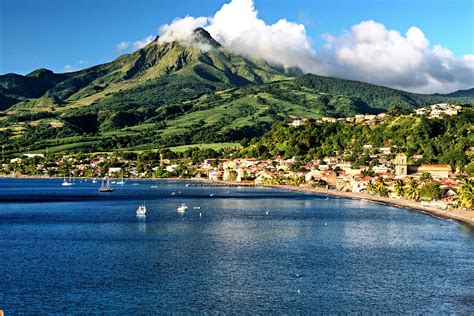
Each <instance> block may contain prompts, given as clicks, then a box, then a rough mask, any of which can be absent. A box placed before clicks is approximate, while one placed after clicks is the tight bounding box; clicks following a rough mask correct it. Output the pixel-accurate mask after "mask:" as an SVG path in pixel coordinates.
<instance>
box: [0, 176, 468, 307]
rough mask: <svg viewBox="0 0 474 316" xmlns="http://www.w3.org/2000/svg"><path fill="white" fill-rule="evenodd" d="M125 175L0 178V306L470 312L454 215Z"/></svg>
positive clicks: (464, 237) (463, 230) (462, 229)
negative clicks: (142, 209) (122, 179)
mask: <svg viewBox="0 0 474 316" xmlns="http://www.w3.org/2000/svg"><path fill="white" fill-rule="evenodd" d="M134 182H135V183H138V185H132V183H133V181H129V182H127V184H125V185H124V186H123V187H120V188H117V189H116V191H115V192H113V193H112V194H103V193H102V194H99V193H98V192H97V189H98V185H97V184H95V185H93V184H92V183H91V182H90V181H89V182H84V183H79V182H77V184H76V185H75V186H73V187H61V185H60V183H61V180H49V179H48V180H0V208H1V210H0V309H3V310H4V311H6V313H7V314H11V313H27V314H31V313H145V314H146V313H157V312H181V313H188V312H208V313H211V314H215V313H219V312H223V313H241V312H247V313H252V312H261V313H269V312H273V313H279V314H281V313H286V314H295V313H316V312H319V313H338V312H360V313H367V312H381V313H417V314H419V313H428V314H433V313H436V314H439V313H460V314H473V313H474V232H473V231H472V230H470V229H469V228H468V227H466V226H463V225H461V224H458V223H455V222H449V221H444V220H440V219H436V218H433V217H430V216H427V215H423V214H420V213H418V212H413V211H408V210H403V209H398V208H394V207H389V206H384V205H380V204H374V203H369V202H364V201H356V200H347V199H334V198H331V199H329V200H326V199H325V197H321V196H315V195H309V194H302V193H294V192H286V191H279V190H275V189H253V188H202V187H185V186H184V183H177V182H156V181H155V182H153V181H134ZM151 185H158V188H151V187H150V186H151ZM172 192H176V195H172ZM211 193H213V194H214V196H212V197H211V196H210V194H211ZM142 201H145V202H146V205H147V209H148V216H147V218H146V220H145V221H141V220H137V218H136V217H135V210H136V208H137V207H138V205H139V204H140V203H141V202H142ZM180 203H186V204H187V205H188V206H189V207H190V210H189V211H188V212H187V213H185V214H184V215H180V214H178V213H177V212H176V208H177V206H178V204H180ZM194 206H200V207H201V209H200V210H194V209H193V207H194ZM267 210H270V214H269V215H266V214H265V212H266V211H267ZM200 212H201V213H202V217H199V213H200Z"/></svg>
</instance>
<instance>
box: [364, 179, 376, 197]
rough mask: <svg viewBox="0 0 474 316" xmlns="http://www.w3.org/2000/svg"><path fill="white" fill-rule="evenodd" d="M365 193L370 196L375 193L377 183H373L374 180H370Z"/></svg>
mask: <svg viewBox="0 0 474 316" xmlns="http://www.w3.org/2000/svg"><path fill="white" fill-rule="evenodd" d="M365 192H367V193H369V194H374V193H375V183H373V182H372V180H369V182H367V185H366V187H365Z"/></svg>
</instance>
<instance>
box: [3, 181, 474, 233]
mask: <svg viewBox="0 0 474 316" xmlns="http://www.w3.org/2000/svg"><path fill="white" fill-rule="evenodd" d="M61 178H62V177H49V176H44V177H40V176H24V175H23V176H14V177H12V176H5V175H0V179H61ZM77 179H92V178H88V177H77ZM111 179H121V178H111ZM125 180H127V181H139V180H143V181H146V180H152V181H158V180H160V181H190V182H204V183H215V184H227V185H234V186H235V185H239V184H240V183H239V182H233V181H214V180H209V179H198V178H189V179H183V178H126V179H125ZM242 185H245V183H242ZM255 187H265V188H274V189H283V190H289V191H295V192H302V193H311V194H319V195H331V196H336V197H340V198H346V199H352V200H365V201H370V202H373V203H381V204H384V205H390V206H394V207H398V208H403V209H409V210H413V211H417V212H421V213H423V214H426V215H429V216H433V217H436V218H440V219H445V220H455V221H457V222H459V223H462V224H465V225H468V226H470V227H471V228H474V211H466V210H460V209H459V210H456V209H454V210H453V209H447V210H442V209H438V208H436V207H432V206H422V205H421V203H419V202H416V201H411V200H407V199H403V198H402V199H393V198H388V197H381V196H376V195H370V194H367V193H355V192H343V191H337V190H331V189H324V188H310V187H296V186H291V185H255Z"/></svg>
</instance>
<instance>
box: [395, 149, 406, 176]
mask: <svg viewBox="0 0 474 316" xmlns="http://www.w3.org/2000/svg"><path fill="white" fill-rule="evenodd" d="M407 174H408V164H407V155H405V154H404V153H400V154H398V155H397V157H395V175H396V176H406V175H407Z"/></svg>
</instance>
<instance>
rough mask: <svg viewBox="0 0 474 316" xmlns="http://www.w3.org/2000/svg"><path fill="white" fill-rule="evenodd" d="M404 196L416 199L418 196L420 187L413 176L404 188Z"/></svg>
mask: <svg viewBox="0 0 474 316" xmlns="http://www.w3.org/2000/svg"><path fill="white" fill-rule="evenodd" d="M405 196H406V197H407V198H408V199H410V200H415V201H417V200H418V199H419V198H420V189H419V188H418V182H416V181H415V180H414V179H413V178H411V179H410V181H409V182H408V187H407V188H406V189H405Z"/></svg>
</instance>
